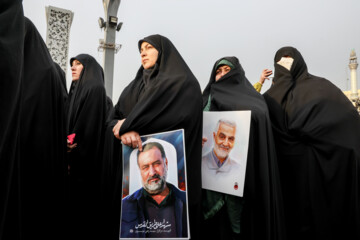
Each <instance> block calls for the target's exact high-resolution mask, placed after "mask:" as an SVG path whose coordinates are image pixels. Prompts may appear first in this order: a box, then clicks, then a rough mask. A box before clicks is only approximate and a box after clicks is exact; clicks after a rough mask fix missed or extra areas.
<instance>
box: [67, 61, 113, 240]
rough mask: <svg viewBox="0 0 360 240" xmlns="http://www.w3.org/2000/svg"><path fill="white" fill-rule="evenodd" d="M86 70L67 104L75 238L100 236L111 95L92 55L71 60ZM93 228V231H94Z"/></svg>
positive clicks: (71, 88)
mask: <svg viewBox="0 0 360 240" xmlns="http://www.w3.org/2000/svg"><path fill="white" fill-rule="evenodd" d="M74 60H78V61H79V62H80V63H81V64H82V65H83V69H82V72H81V74H80V77H79V79H78V80H76V81H73V82H72V84H71V86H70V92H69V97H68V102H67V108H68V119H67V134H73V133H75V139H74V143H77V146H76V147H75V148H74V149H72V151H71V152H69V153H68V159H69V179H70V182H69V183H70V184H69V188H70V198H69V204H70V215H71V216H72V217H71V218H70V222H71V224H70V226H71V228H70V231H71V234H72V237H73V238H74V239H78V238H88V237H96V236H97V234H98V233H99V228H100V222H101V221H102V220H101V219H100V217H99V211H100V210H99V209H100V207H99V204H100V203H99V200H100V168H101V159H102V154H103V146H104V129H105V118H106V113H107V96H106V91H105V86H104V73H103V69H102V67H101V66H100V65H99V64H98V63H97V61H96V60H95V59H94V58H93V57H92V56H90V55H88V54H80V55H78V56H76V57H74V58H71V60H70V65H71V64H72V62H73V61H74ZM90 229H91V230H90Z"/></svg>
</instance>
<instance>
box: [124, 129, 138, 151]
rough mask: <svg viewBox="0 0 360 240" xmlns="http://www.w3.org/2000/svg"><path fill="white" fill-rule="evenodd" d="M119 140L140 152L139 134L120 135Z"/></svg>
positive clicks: (132, 132)
mask: <svg viewBox="0 0 360 240" xmlns="http://www.w3.org/2000/svg"><path fill="white" fill-rule="evenodd" d="M120 140H121V142H122V143H123V144H125V145H127V146H129V147H132V148H137V147H138V148H139V151H140V152H141V151H142V142H141V138H140V135H139V133H137V132H135V131H130V132H127V133H124V134H123V135H121V137H120Z"/></svg>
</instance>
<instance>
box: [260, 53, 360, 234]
mask: <svg viewBox="0 0 360 240" xmlns="http://www.w3.org/2000/svg"><path fill="white" fill-rule="evenodd" d="M274 65H275V77H274V79H273V81H274V83H273V86H272V87H271V88H270V89H269V90H268V91H267V92H266V93H265V94H264V97H265V100H266V102H267V104H268V107H269V111H270V117H271V121H272V125H273V129H274V136H275V145H276V148H277V153H278V159H279V169H280V176H281V182H282V186H283V194H284V204H285V215H286V220H287V230H288V237H289V239H295V240H296V239H328V240H331V239H334V240H335V239H360V198H359V190H360V188H359V186H360V175H359V173H360V164H359V163H360V134H359V133H360V116H359V114H358V113H357V111H356V109H355V108H354V106H353V105H352V104H351V102H350V101H349V100H348V99H347V98H346V97H345V95H344V94H343V93H342V92H341V90H340V89H338V88H337V87H336V86H334V85H333V84H332V83H331V82H330V81H328V80H326V79H324V78H320V77H316V76H313V75H311V74H309V73H308V70H307V66H306V63H305V61H304V59H303V57H302V56H301V54H300V52H299V51H298V50H297V49H295V48H293V47H284V48H281V49H280V50H278V52H277V53H276V55H275V63H274Z"/></svg>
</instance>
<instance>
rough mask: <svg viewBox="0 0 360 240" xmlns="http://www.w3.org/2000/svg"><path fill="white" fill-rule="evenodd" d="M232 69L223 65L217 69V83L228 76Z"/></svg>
mask: <svg viewBox="0 0 360 240" xmlns="http://www.w3.org/2000/svg"><path fill="white" fill-rule="evenodd" d="M230 70H231V67H229V66H228V65H222V66H220V67H218V69H216V72H215V81H218V80H219V79H220V78H222V77H223V76H224V75H226V74H227V73H228V72H230Z"/></svg>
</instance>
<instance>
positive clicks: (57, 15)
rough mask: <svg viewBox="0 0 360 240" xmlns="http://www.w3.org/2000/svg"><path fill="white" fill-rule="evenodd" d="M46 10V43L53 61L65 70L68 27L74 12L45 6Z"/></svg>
mask: <svg viewBox="0 0 360 240" xmlns="http://www.w3.org/2000/svg"><path fill="white" fill-rule="evenodd" d="M45 11H46V22H47V31H46V45H47V47H48V49H49V52H50V55H51V57H52V59H53V61H54V62H56V63H57V64H59V65H60V67H61V68H62V69H63V70H64V71H65V73H66V70H67V66H68V65H69V61H68V53H69V38H70V27H71V24H72V20H73V17H74V13H73V12H72V11H70V10H66V9H62V8H57V7H52V6H47V7H45Z"/></svg>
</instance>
